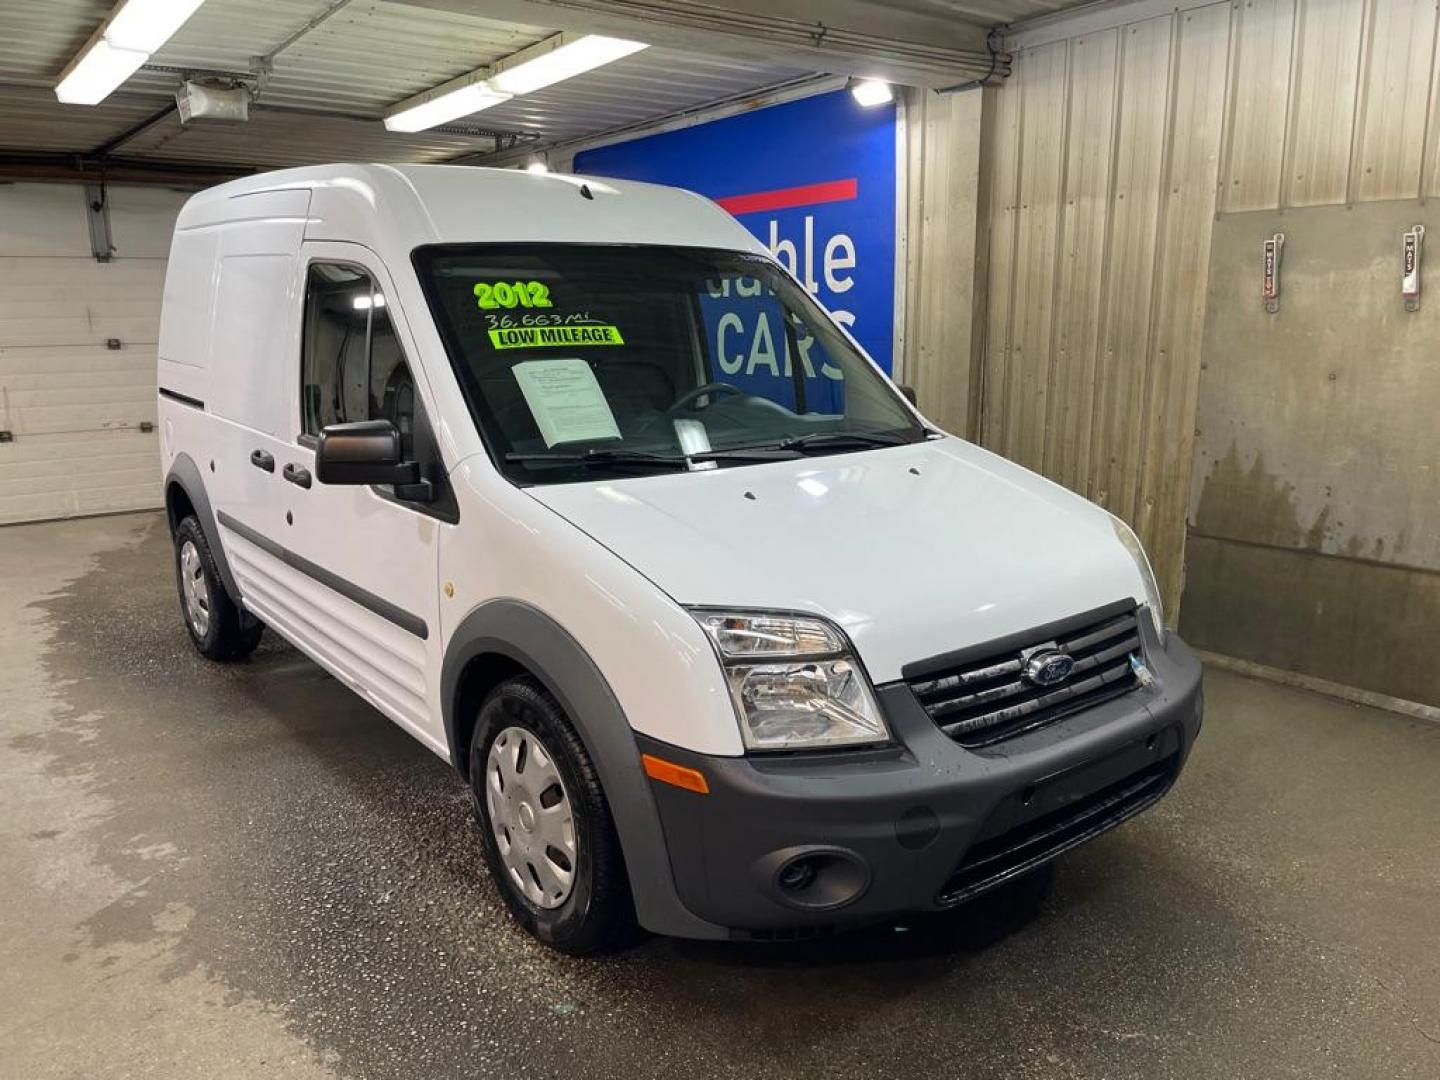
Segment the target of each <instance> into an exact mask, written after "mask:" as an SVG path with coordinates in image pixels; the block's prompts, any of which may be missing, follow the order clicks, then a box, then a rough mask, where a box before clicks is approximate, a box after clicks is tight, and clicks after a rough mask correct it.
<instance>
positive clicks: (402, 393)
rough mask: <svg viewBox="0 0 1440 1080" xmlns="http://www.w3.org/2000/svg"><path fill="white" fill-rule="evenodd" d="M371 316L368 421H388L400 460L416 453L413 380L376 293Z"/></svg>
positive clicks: (391, 323) (382, 299)
mask: <svg viewBox="0 0 1440 1080" xmlns="http://www.w3.org/2000/svg"><path fill="white" fill-rule="evenodd" d="M375 300H376V303H375V306H374V308H373V309H372V311H371V316H370V419H371V420H389V421H390V422H391V423H392V424H394V425H395V427H396V428H398V429H399V431H400V444H401V447H402V452H403V456H404V457H405V458H406V459H407V460H409V459H412V458H413V457H414V456H415V455H414V450H415V379H414V376H412V375H411V374H410V365H409V364H407V363H406V362H405V354H404V353H403V352H402V351H401V350H400V339H399V338H398V337H396V335H395V324H394V323H393V322H391V321H390V313H389V311H387V310H386V309H385V303H384V301H385V297H384V296H383V295H382V294H380V293H378V292H377V293H375Z"/></svg>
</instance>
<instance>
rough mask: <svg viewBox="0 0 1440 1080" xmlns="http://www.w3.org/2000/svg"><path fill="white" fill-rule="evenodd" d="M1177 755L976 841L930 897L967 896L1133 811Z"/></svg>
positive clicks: (1166, 780) (1160, 783)
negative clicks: (934, 894) (1079, 798)
mask: <svg viewBox="0 0 1440 1080" xmlns="http://www.w3.org/2000/svg"><path fill="white" fill-rule="evenodd" d="M1179 760H1180V759H1179V757H1178V756H1175V755H1172V756H1171V757H1169V758H1166V759H1165V760H1164V761H1159V762H1156V763H1155V764H1154V765H1151V766H1149V767H1148V768H1145V769H1142V770H1140V771H1139V772H1137V773H1132V774H1131V775H1130V776H1127V777H1125V778H1124V779H1123V780H1118V781H1116V782H1115V783H1113V784H1111V785H1109V786H1108V787H1105V788H1102V789H1101V790H1099V791H1096V792H1094V793H1092V794H1090V795H1088V796H1086V797H1085V798H1084V799H1081V800H1079V801H1077V802H1074V803H1072V804H1070V805H1069V806H1066V807H1064V808H1063V809H1061V810H1056V811H1054V812H1053V813H1050V814H1046V815H1045V816H1044V817H1040V818H1037V819H1035V820H1034V821H1029V822H1026V823H1025V824H1024V825H1021V826H1020V827H1019V828H1016V829H1012V830H1010V831H1009V832H1007V833H1002V834H1001V835H999V836H996V837H993V838H991V839H989V840H982V841H981V842H980V843H978V844H975V845H974V846H973V847H971V848H970V850H969V851H967V852H966V853H965V859H964V861H963V862H961V864H960V865H959V866H957V867H956V868H955V872H954V873H953V874H951V875H950V878H949V880H948V881H946V882H945V884H944V885H943V886H942V887H941V889H940V895H938V896H937V897H936V898H935V903H936V904H938V905H940V906H941V907H949V906H950V905H952V904H958V903H960V902H961V901H964V900H969V899H970V898H971V897H972V896H976V895H978V894H979V893H982V892H985V891H986V890H987V889H993V888H994V887H995V886H996V885H999V884H1001V883H1002V882H1005V881H1009V880H1010V879H1011V878H1013V877H1015V876H1017V875H1019V874H1023V873H1024V872H1025V871H1027V870H1030V869H1033V868H1034V867H1036V866H1039V865H1040V864H1041V863H1043V862H1048V861H1049V860H1051V859H1053V858H1054V857H1055V856H1057V855H1059V854H1060V853H1061V852H1064V851H1068V850H1070V849H1071V848H1073V847H1075V846H1076V845H1077V844H1081V843H1084V842H1085V841H1086V840H1090V839H1092V838H1094V837H1096V836H1099V835H1100V834H1101V833H1103V832H1105V831H1107V830H1109V829H1113V828H1114V827H1115V826H1116V825H1119V824H1120V823H1121V822H1122V821H1125V820H1126V819H1127V818H1132V817H1134V816H1135V815H1136V814H1138V813H1140V811H1142V810H1144V809H1145V808H1146V807H1147V806H1149V805H1151V804H1152V803H1154V802H1155V801H1156V800H1158V799H1159V798H1160V796H1161V795H1164V794H1165V792H1166V791H1168V790H1169V788H1170V785H1171V783H1173V782H1174V780H1175V773H1176V771H1177V769H1178V767H1179ZM982 831H983V830H982Z"/></svg>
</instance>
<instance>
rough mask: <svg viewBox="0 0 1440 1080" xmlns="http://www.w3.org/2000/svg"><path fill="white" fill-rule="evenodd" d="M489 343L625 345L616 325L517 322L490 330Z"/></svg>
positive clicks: (536, 346) (506, 346)
mask: <svg viewBox="0 0 1440 1080" xmlns="http://www.w3.org/2000/svg"><path fill="white" fill-rule="evenodd" d="M489 334H490V344H491V345H492V346H494V347H495V348H497V349H543V348H546V347H547V346H551V345H624V344H625V339H624V338H623V337H621V336H620V330H619V328H618V327H615V326H606V325H598V324H590V325H588V326H516V327H509V328H506V329H502V330H491V331H489Z"/></svg>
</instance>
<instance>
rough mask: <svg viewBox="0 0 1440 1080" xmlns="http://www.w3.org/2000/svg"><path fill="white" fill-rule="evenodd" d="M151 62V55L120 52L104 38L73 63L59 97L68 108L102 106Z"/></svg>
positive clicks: (58, 86)
mask: <svg viewBox="0 0 1440 1080" xmlns="http://www.w3.org/2000/svg"><path fill="white" fill-rule="evenodd" d="M148 59H150V54H149V53H145V52H132V51H131V50H130V49H117V48H115V47H114V46H113V45H111V44H110V43H109V42H108V41H106V40H105V39H104V38H100V39H98V40H97V41H96V42H95V43H94V44H93V45H91V46H90V47H89V48H88V49H86V50H85V51H84V52H82V53H81V54H80V56H79V58H78V59H76V60H73V61H71V63H70V66H69V67H68V68H66V69H65V74H64V76H63V77H62V78H61V79H60V82H59V84H58V85H57V86H56V87H55V96H56V97H57V98H59V99H60V100H61V101H63V102H64V103H65V104H66V105H98V104H100V102H102V101H104V100H105V99H106V98H107V97H109V96H110V95H111V94H112V93H113V92H114V91H115V88H116V87H117V86H119V85H120V84H121V83H123V82H124V81H125V80H126V79H128V78H129V77H130V76H131V75H134V74H135V72H137V71H139V70H140V65H141V64H143V63H145V61H146V60H148Z"/></svg>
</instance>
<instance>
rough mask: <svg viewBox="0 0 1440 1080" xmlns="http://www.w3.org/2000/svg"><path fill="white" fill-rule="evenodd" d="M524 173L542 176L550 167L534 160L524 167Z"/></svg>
mask: <svg viewBox="0 0 1440 1080" xmlns="http://www.w3.org/2000/svg"><path fill="white" fill-rule="evenodd" d="M525 171H526V172H528V173H534V174H535V175H536V176H544V175H545V174H546V173H548V172H549V171H550V166H549V165H546V164H545V162H543V161H539V160H536V161H532V162H530V164H529V165H526V166H525Z"/></svg>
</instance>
